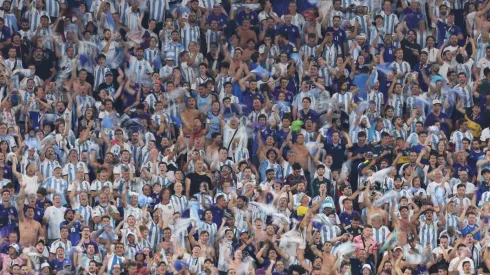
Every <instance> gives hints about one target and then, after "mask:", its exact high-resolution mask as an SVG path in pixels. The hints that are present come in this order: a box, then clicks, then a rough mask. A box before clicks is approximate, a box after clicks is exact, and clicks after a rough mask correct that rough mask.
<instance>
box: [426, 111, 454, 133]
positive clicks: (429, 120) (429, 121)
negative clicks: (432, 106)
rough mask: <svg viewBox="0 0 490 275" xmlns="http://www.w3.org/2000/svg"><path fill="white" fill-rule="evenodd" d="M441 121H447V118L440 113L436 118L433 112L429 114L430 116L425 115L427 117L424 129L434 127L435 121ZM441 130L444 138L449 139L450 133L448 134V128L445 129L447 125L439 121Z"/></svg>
mask: <svg viewBox="0 0 490 275" xmlns="http://www.w3.org/2000/svg"><path fill="white" fill-rule="evenodd" d="M441 119H445V120H446V119H449V117H448V116H447V115H446V114H445V113H443V112H441V113H440V114H439V115H438V116H436V115H435V114H434V113H433V112H431V113H430V114H428V115H427V117H426V118H425V123H424V127H426V128H427V127H429V126H432V125H434V123H435V122H436V120H439V121H441ZM441 130H442V131H444V134H445V135H446V137H449V136H451V135H450V133H449V128H448V127H447V124H446V123H444V122H443V121H441Z"/></svg>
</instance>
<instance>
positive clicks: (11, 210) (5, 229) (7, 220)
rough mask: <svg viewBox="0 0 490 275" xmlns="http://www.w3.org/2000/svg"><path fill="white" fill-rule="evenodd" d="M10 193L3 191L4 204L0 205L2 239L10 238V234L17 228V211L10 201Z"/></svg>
mask: <svg viewBox="0 0 490 275" xmlns="http://www.w3.org/2000/svg"><path fill="white" fill-rule="evenodd" d="M10 196H11V194H10V191H9V190H7V189H3V191H2V203H1V204H0V237H4V238H8V236H9V234H10V232H12V231H13V230H14V228H15V227H16V221H17V209H16V208H15V207H14V206H12V203H11V201H10Z"/></svg>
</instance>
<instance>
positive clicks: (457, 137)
mask: <svg viewBox="0 0 490 275" xmlns="http://www.w3.org/2000/svg"><path fill="white" fill-rule="evenodd" d="M463 138H468V139H469V140H470V144H471V142H472V141H473V134H471V132H470V131H466V132H464V133H463V132H461V131H459V130H458V131H455V132H453V134H452V135H451V139H450V142H451V143H452V144H454V150H455V152H457V151H461V150H463Z"/></svg>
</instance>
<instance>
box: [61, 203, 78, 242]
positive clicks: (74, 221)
mask: <svg viewBox="0 0 490 275" xmlns="http://www.w3.org/2000/svg"><path fill="white" fill-rule="evenodd" d="M82 220H83V217H82V216H80V215H76V217H75V212H74V211H73V209H71V208H68V209H66V210H65V220H64V221H62V222H61V224H60V228H62V227H67V228H68V232H69V233H68V234H69V235H68V239H69V240H70V242H71V243H72V244H78V242H79V241H80V233H81V229H82V223H81V222H80V221H82Z"/></svg>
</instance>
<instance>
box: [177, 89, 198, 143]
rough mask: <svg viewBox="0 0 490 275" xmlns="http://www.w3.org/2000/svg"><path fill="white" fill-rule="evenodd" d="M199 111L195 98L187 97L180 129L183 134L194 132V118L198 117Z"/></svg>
mask: <svg viewBox="0 0 490 275" xmlns="http://www.w3.org/2000/svg"><path fill="white" fill-rule="evenodd" d="M199 116H200V113H199V111H198V110H197V109H196V100H195V99H194V98H192V97H189V98H188V99H187V108H185V110H184V111H183V112H182V114H181V115H180V117H181V118H182V131H183V132H184V135H185V136H190V135H192V134H193V133H194V119H195V118H199Z"/></svg>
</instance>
